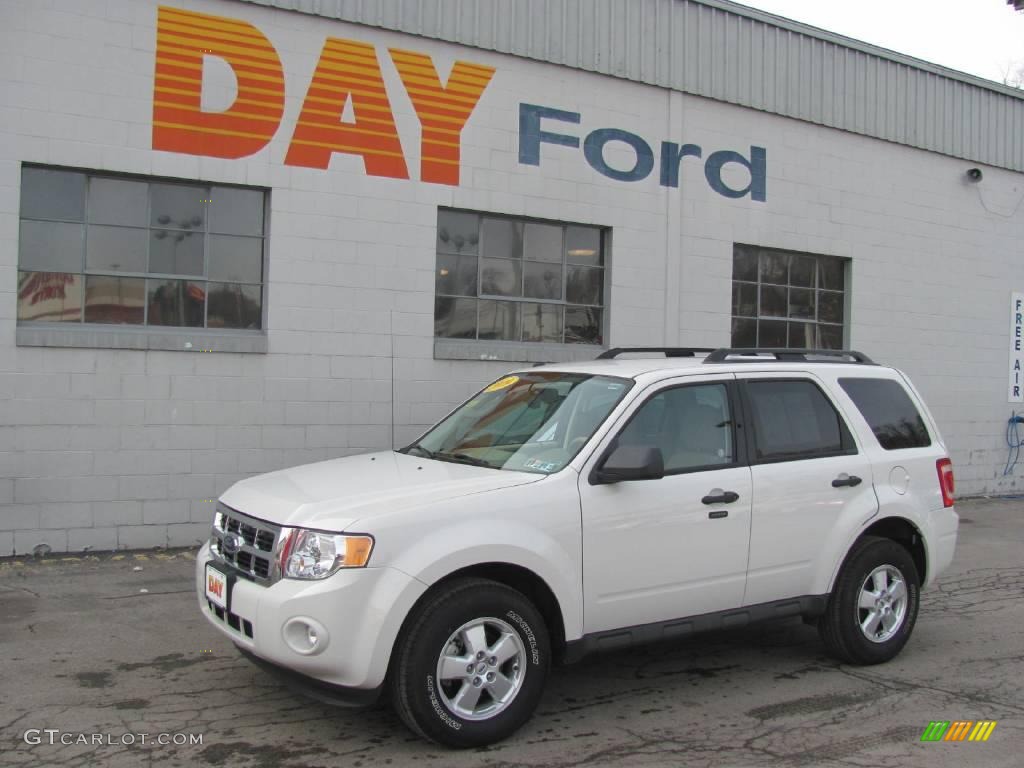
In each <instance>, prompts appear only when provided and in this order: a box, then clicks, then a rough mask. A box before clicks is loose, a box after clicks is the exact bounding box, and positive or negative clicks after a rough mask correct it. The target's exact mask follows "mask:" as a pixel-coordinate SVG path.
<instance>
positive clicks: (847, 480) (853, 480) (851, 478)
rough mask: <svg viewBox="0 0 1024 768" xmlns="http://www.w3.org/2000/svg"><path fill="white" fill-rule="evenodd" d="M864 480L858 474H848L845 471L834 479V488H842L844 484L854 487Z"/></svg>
mask: <svg viewBox="0 0 1024 768" xmlns="http://www.w3.org/2000/svg"><path fill="white" fill-rule="evenodd" d="M862 482H863V481H862V480H861V479H860V478H859V477H857V476H856V475H848V474H846V473H845V472H843V473H842V474H841V475H839V477H837V478H836V479H835V480H833V481H832V487H833V488H842V487H843V486H844V485H848V486H849V487H851V488H853V487H854V486H856V485H860V484H861V483H862Z"/></svg>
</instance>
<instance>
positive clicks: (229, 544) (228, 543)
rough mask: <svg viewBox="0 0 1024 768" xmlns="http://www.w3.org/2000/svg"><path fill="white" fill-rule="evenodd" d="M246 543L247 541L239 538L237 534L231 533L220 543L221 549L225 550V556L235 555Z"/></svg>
mask: <svg viewBox="0 0 1024 768" xmlns="http://www.w3.org/2000/svg"><path fill="white" fill-rule="evenodd" d="M244 543H245V539H243V538H242V537H241V536H239V535H238V534H237V533H229V534H228V535H227V536H225V537H224V538H223V539H221V542H220V548H221V550H223V552H224V554H225V555H234V554H236V553H237V552H238V550H240V549H241V548H242V545H243V544H244Z"/></svg>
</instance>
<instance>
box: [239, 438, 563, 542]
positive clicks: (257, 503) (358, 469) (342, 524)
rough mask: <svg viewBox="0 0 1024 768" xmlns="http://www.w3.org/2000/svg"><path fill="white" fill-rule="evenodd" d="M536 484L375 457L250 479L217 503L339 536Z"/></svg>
mask: <svg viewBox="0 0 1024 768" xmlns="http://www.w3.org/2000/svg"><path fill="white" fill-rule="evenodd" d="M543 477H544V475H541V474H532V473H529V472H511V471H504V470H497V469H488V468H486V467H474V466H472V465H469V464H455V463H452V462H446V461H436V460H433V459H427V458H421V457H419V456H409V455H407V454H403V453H396V452H394V451H381V452H379V453H367V454H362V455H359V456H348V457H346V458H343V459H332V460H330V461H321V462H318V463H316V464H305V465H303V466H299V467H292V468H291V469H284V470H280V471H278V472H270V473H268V474H265V475H257V476H256V477H251V478H248V479H246V480H242V481H240V482H238V483H235V485H233V486H231V488H229V489H228V491H227V492H226V493H225V494H224V495H223V496H221V501H222V502H224V503H225V504H226V505H228V506H229V507H231V508H232V509H235V510H237V511H238V512H241V513H243V514H246V515H251V516H252V517H257V518H260V519H261V520H267V521H269V522H273V523H277V524H279V525H285V526H290V527H304V528H319V529H321V530H328V531H343V530H346V529H347V528H349V526H351V525H352V523H354V522H355V521H357V520H365V519H366V518H372V517H377V516H380V515H382V514H386V513H390V512H397V511H401V510H405V509H409V508H411V507H415V506H426V505H428V504H432V503H436V502H440V501H445V500H446V499H451V498H455V497H459V496H468V495H471V494H476V493H484V492H486V491H493V490H497V489H500V488H511V487H512V486H516V485H523V484H524V483H533V482H537V481H538V480H540V479H542V478H543Z"/></svg>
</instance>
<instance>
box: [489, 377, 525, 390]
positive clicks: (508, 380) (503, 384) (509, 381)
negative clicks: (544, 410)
mask: <svg viewBox="0 0 1024 768" xmlns="http://www.w3.org/2000/svg"><path fill="white" fill-rule="evenodd" d="M517 381H519V377H518V376H506V377H505V378H503V379H498V380H497V381H496V382H494V383H493V384H491V386H489V387H488V388H487V389H485V390H484V392H497V391H498V390H501V389H508V388H509V387H511V386H512V385H513V384H515V383H516V382H517Z"/></svg>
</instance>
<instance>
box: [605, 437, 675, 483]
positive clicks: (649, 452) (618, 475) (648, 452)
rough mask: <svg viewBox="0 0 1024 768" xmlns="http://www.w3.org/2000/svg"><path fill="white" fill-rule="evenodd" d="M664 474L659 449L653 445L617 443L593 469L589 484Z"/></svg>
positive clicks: (642, 478)
mask: <svg viewBox="0 0 1024 768" xmlns="http://www.w3.org/2000/svg"><path fill="white" fill-rule="evenodd" d="M664 476H665V461H664V459H663V458H662V456H661V449H660V448H656V447H655V446H653V445H619V446H616V447H615V448H614V449H613V450H612V452H611V453H610V454H609V455H608V457H607V458H606V459H605V460H604V461H603V462H602V463H601V464H600V465H599V466H598V467H597V468H596V469H595V470H594V472H593V473H592V474H591V476H590V483H591V485H608V484H610V483H621V482H623V481H624V480H659V479H660V478H662V477H664Z"/></svg>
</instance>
